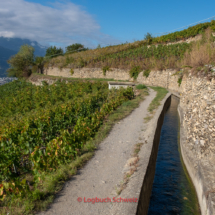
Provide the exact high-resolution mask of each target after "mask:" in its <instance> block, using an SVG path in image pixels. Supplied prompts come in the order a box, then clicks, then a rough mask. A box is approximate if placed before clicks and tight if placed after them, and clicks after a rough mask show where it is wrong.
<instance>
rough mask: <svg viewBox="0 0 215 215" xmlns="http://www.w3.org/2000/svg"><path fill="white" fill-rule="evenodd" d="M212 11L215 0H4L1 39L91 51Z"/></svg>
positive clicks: (174, 26)
mask: <svg viewBox="0 0 215 215" xmlns="http://www.w3.org/2000/svg"><path fill="white" fill-rule="evenodd" d="M214 8H215V1H214V0H205V1H202V0H201V1H200V0H195V1H194V0H189V1H185V0H180V1H172V0H171V1H170V0H163V1H161V0H133V1H131V0H108V1H102V0H56V1H53V0H0V36H4V37H19V38H27V39H31V40H35V41H37V42H39V43H40V44H42V45H46V46H50V45H57V46H61V47H63V48H64V47H65V46H68V45H71V44H73V43H82V44H84V45H85V46H86V47H90V48H93V47H96V46H97V45H98V44H100V45H101V46H106V45H114V44H120V43H125V42H133V41H136V40H142V39H143V38H144V36H145V34H146V33H147V32H149V33H151V34H152V35H154V36H156V33H160V32H163V33H164V32H168V31H172V30H174V29H177V28H180V27H182V26H186V25H189V24H192V23H195V22H198V21H201V20H204V19H206V18H209V17H213V16H214V18H215V11H214Z"/></svg>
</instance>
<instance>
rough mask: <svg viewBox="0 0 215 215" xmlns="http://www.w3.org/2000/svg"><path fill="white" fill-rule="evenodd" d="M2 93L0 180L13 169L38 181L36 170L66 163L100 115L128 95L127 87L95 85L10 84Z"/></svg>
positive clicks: (130, 92)
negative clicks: (110, 88)
mask: <svg viewBox="0 0 215 215" xmlns="http://www.w3.org/2000/svg"><path fill="white" fill-rule="evenodd" d="M12 88H13V89H12ZM7 90H9V91H10V92H7ZM23 90H25V91H26V93H25V94H23V93H22V92H23ZM2 91H3V92H5V94H6V95H4V93H2V94H1V97H0V101H1V102H0V108H1V111H0V113H1V114H2V112H3V113H7V117H2V118H1V124H0V145H1V148H0V154H1V156H0V173H1V174H0V181H1V180H14V178H17V176H18V175H17V174H16V172H17V171H18V172H19V173H20V175H22V176H23V175H24V174H26V173H31V174H33V175H34V178H35V180H38V177H39V172H40V171H47V172H50V171H53V170H55V169H56V168H57V167H58V166H59V165H61V164H66V163H68V162H71V160H73V159H75V158H76V157H77V156H78V155H79V152H80V150H81V149H82V148H83V147H84V145H85V143H86V141H88V140H89V139H90V138H91V137H93V136H94V135H95V133H96V132H97V131H98V129H99V127H100V126H101V124H102V122H103V120H104V118H105V116H106V115H107V114H109V113H111V112H112V111H113V110H115V109H116V108H117V107H118V106H119V105H121V104H122V102H124V101H127V100H129V99H132V98H133V97H134V93H133V90H132V89H131V88H128V89H121V90H112V91H109V90H108V87H107V84H106V83H105V84H104V83H103V84H102V83H99V82H98V83H89V82H84V83H83V82H75V83H74V82H73V83H69V84H65V83H62V82H57V83H56V84H53V85H51V86H49V85H47V84H44V86H43V87H39V86H33V85H31V84H30V83H25V82H21V83H19V82H16V83H15V84H14V83H13V82H12V83H9V84H6V85H3V88H1V91H0V92H2ZM12 92H13V95H11V96H9V97H8V95H10V93H12ZM6 101H7V106H5V104H6V103H5V102H6ZM30 101H32V102H30ZM26 106H27V107H26ZM6 109H8V110H6ZM32 164H33V165H32ZM14 165H15V167H16V171H15V169H14Z"/></svg>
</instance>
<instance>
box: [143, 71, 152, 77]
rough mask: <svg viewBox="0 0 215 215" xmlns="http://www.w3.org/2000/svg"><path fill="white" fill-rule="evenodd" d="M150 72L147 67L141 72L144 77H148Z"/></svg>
mask: <svg viewBox="0 0 215 215" xmlns="http://www.w3.org/2000/svg"><path fill="white" fill-rule="evenodd" d="M150 72H151V71H150V70H149V69H147V70H145V71H144V72H143V76H145V77H146V78H148V77H149V74H150Z"/></svg>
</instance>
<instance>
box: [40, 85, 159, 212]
mask: <svg viewBox="0 0 215 215" xmlns="http://www.w3.org/2000/svg"><path fill="white" fill-rule="evenodd" d="M155 95H156V92H154V91H152V90H151V89H150V94H149V96H147V97H146V99H145V100H144V101H143V102H142V103H141V104H140V106H139V107H138V108H137V109H135V110H134V111H133V112H132V113H131V114H130V115H129V116H128V117H126V118H125V119H123V120H121V121H120V122H119V123H117V124H116V125H115V126H114V127H113V129H112V131H111V132H110V134H109V135H108V137H107V138H105V140H104V141H102V143H101V144H100V145H99V148H98V150H97V151H96V153H95V156H94V157H93V158H92V159H91V160H90V161H89V162H88V163H87V165H85V167H84V168H83V169H81V170H80V171H78V174H77V175H76V176H74V177H72V179H71V180H70V181H69V182H67V183H66V184H65V186H64V189H63V190H62V191H61V192H60V193H59V194H58V196H57V197H56V199H55V201H54V203H53V204H52V205H51V206H50V208H49V209H48V210H47V211H45V212H42V213H40V215H54V214H57V215H60V214H62V215H67V214H68V215H71V214H74V215H85V214H86V215H97V214H98V215H103V214H112V212H111V208H112V207H113V203H112V202H111V203H110V202H109V203H104V202H103V203H95V204H92V203H85V202H84V197H85V199H88V198H96V197H97V198H107V197H109V198H110V199H111V200H112V201H113V197H115V196H117V194H116V187H117V185H119V184H120V182H121V181H122V180H123V176H124V172H125V165H126V163H127V161H128V160H129V159H130V158H131V155H132V153H133V150H134V146H135V144H137V143H140V142H142V140H141V137H143V135H144V131H145V129H146V128H147V124H144V118H145V117H146V116H147V108H148V106H149V104H150V103H151V101H152V100H153V98H154V97H155ZM140 183H142V182H140ZM78 197H81V198H82V202H78V201H77V199H78ZM119 197H120V195H119ZM117 198H118V197H117ZM128 198H130V197H128ZM128 204H132V203H128ZM117 214H118V213H117Z"/></svg>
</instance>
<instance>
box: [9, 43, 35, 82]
mask: <svg viewBox="0 0 215 215" xmlns="http://www.w3.org/2000/svg"><path fill="white" fill-rule="evenodd" d="M7 62H8V64H10V68H9V69H8V70H7V72H8V74H9V76H13V77H17V78H20V77H28V76H29V75H30V74H31V66H32V65H33V62H34V48H33V47H32V46H29V45H22V46H21V47H20V50H19V52H18V53H17V54H16V55H14V56H12V57H11V58H10V59H9V60H8V61H7Z"/></svg>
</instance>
